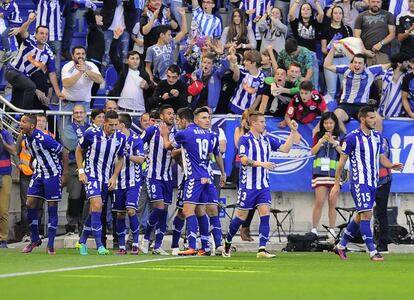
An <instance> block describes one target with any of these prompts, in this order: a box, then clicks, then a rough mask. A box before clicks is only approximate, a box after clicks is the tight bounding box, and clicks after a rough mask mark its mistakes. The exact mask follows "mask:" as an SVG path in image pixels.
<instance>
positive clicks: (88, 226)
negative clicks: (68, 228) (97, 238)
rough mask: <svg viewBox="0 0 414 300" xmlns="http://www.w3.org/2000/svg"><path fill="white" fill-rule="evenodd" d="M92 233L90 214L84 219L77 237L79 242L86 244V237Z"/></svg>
mask: <svg viewBox="0 0 414 300" xmlns="http://www.w3.org/2000/svg"><path fill="white" fill-rule="evenodd" d="M91 234H92V225H91V214H89V215H88V217H87V218H86V220H85V224H83V229H82V235H81V237H80V238H79V243H80V244H86V241H87V240H88V237H89V236H90V235H91Z"/></svg>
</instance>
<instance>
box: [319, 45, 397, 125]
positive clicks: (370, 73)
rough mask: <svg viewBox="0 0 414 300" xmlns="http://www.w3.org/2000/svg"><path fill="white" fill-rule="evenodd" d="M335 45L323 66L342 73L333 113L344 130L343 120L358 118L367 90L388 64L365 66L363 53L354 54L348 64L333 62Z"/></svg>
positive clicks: (377, 123) (379, 120)
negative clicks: (340, 92) (337, 104)
mask: <svg viewBox="0 0 414 300" xmlns="http://www.w3.org/2000/svg"><path fill="white" fill-rule="evenodd" d="M334 54H335V47H332V48H331V50H330V51H329V53H328V55H327V56H326V58H325V63H324V67H325V69H328V70H329V71H331V72H334V73H337V74H343V75H344V77H343V80H342V86H346V87H347V88H346V89H343V90H342V94H341V99H340V104H339V106H338V107H337V108H336V109H335V114H336V116H337V117H338V120H339V121H340V126H341V130H342V131H343V132H346V128H345V126H344V124H343V122H348V121H349V120H350V119H351V118H354V119H358V112H359V109H360V108H361V107H362V106H366V105H367V103H368V98H369V91H370V88H371V85H372V83H373V82H374V80H375V78H376V77H377V76H378V75H380V74H381V73H382V71H383V70H386V69H388V67H389V66H390V65H389V64H386V65H375V66H371V67H367V64H366V63H367V58H366V56H365V55H363V54H356V55H354V57H353V58H352V60H351V63H350V64H349V65H339V66H336V65H334V64H333V58H334ZM376 114H377V122H376V128H377V130H379V131H381V129H382V118H381V117H380V116H379V114H378V113H376Z"/></svg>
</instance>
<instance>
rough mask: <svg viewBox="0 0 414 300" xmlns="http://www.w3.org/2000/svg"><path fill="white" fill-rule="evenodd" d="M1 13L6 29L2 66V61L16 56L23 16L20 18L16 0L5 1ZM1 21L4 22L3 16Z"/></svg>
mask: <svg viewBox="0 0 414 300" xmlns="http://www.w3.org/2000/svg"><path fill="white" fill-rule="evenodd" d="M1 14H3V18H4V26H3V30H4V31H3V34H2V47H3V49H2V51H3V55H2V57H1V60H0V68H1V63H6V62H8V61H9V60H10V59H12V58H13V57H14V56H15V54H16V52H17V50H18V48H19V45H18V44H17V40H16V37H15V35H16V34H18V32H19V27H20V25H21V24H22V23H23V21H22V18H20V11H19V6H18V5H17V2H16V1H14V0H4V1H3V3H2V4H1V5H0V15H1ZM0 23H2V22H1V18H0ZM0 31H1V29H0ZM7 45H8V48H7ZM6 48H7V49H6ZM7 50H8V51H7Z"/></svg>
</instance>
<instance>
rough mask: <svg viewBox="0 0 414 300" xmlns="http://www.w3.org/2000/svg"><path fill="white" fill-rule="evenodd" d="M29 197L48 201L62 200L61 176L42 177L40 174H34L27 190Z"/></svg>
mask: <svg viewBox="0 0 414 300" xmlns="http://www.w3.org/2000/svg"><path fill="white" fill-rule="evenodd" d="M27 196H28V197H34V198H41V199H43V200H46V201H60V200H62V183H61V180H60V176H53V177H50V178H42V177H41V176H40V175H39V174H33V176H32V179H31V180H30V183H29V189H28V190H27Z"/></svg>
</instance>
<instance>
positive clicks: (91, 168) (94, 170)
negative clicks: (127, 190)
mask: <svg viewBox="0 0 414 300" xmlns="http://www.w3.org/2000/svg"><path fill="white" fill-rule="evenodd" d="M125 143H126V137H125V135H124V134H123V133H122V132H120V131H118V130H117V131H115V133H114V134H112V135H110V136H107V135H106V134H105V132H104V130H103V128H99V127H97V128H96V127H90V128H89V129H88V130H86V131H85V133H84V134H83V137H82V138H81V139H80V140H79V145H80V147H81V148H82V149H83V150H86V156H85V174H86V176H87V177H88V179H89V178H95V179H97V180H98V181H99V182H101V183H108V181H109V178H111V176H112V174H113V170H114V165H115V158H116V157H117V156H124V148H125Z"/></svg>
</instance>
